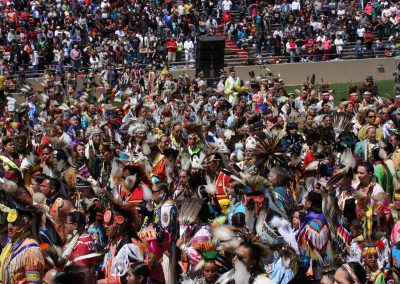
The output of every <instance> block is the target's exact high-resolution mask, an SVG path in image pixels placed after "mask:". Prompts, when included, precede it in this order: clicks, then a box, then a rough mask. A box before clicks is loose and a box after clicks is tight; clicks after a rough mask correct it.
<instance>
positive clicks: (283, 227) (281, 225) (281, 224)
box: [270, 216, 299, 254]
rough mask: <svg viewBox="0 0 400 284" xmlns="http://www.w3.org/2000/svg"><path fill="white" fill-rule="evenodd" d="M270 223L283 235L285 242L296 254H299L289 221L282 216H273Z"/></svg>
mask: <svg viewBox="0 0 400 284" xmlns="http://www.w3.org/2000/svg"><path fill="white" fill-rule="evenodd" d="M270 224H271V226H272V227H273V228H275V229H277V231H278V232H279V234H280V235H281V236H282V237H283V239H284V240H285V242H286V243H287V244H288V245H289V246H291V247H292V248H293V249H294V251H295V252H296V253H297V254H299V245H298V243H297V240H296V236H295V234H294V233H293V230H292V226H291V225H290V223H289V222H288V221H287V220H285V219H283V218H279V217H278V216H274V217H273V218H272V219H271V221H270Z"/></svg>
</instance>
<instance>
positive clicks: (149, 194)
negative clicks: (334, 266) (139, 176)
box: [139, 182, 153, 201]
mask: <svg viewBox="0 0 400 284" xmlns="http://www.w3.org/2000/svg"><path fill="white" fill-rule="evenodd" d="M139 186H140V188H141V189H142V190H143V199H144V200H146V201H150V200H151V198H152V197H153V193H152V192H151V189H150V188H149V187H148V186H147V185H146V184H145V183H143V182H142V183H140V185H139Z"/></svg>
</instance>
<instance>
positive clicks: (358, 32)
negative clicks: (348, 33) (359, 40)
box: [357, 28, 365, 37]
mask: <svg viewBox="0 0 400 284" xmlns="http://www.w3.org/2000/svg"><path fill="white" fill-rule="evenodd" d="M364 34H365V29H364V28H358V29H357V36H358V37H364Z"/></svg>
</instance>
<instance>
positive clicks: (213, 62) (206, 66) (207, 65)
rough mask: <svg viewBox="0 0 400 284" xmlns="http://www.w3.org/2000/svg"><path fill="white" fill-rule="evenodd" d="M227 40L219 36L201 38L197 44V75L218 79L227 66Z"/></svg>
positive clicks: (198, 38)
mask: <svg viewBox="0 0 400 284" xmlns="http://www.w3.org/2000/svg"><path fill="white" fill-rule="evenodd" d="M224 59H225V40H224V38H222V37H217V36H199V37H197V44H196V74H198V73H199V72H200V71H203V72H204V76H205V77H206V78H218V77H219V76H221V70H222V69H224V64H225V60H224Z"/></svg>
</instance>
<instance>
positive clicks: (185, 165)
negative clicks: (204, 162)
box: [179, 152, 192, 171]
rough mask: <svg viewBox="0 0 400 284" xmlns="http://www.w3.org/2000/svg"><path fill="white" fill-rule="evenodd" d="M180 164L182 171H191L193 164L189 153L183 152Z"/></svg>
mask: <svg viewBox="0 0 400 284" xmlns="http://www.w3.org/2000/svg"><path fill="white" fill-rule="evenodd" d="M179 162H180V164H181V168H182V170H185V171H187V170H189V168H190V164H191V162H192V161H191V158H190V155H189V153H187V152H183V153H182V154H181V155H180V161H179Z"/></svg>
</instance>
